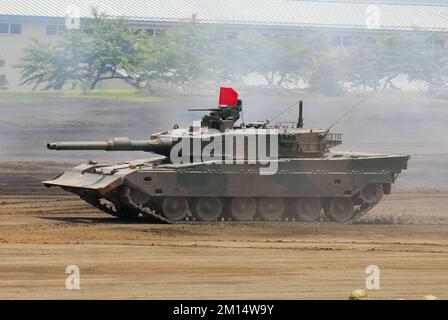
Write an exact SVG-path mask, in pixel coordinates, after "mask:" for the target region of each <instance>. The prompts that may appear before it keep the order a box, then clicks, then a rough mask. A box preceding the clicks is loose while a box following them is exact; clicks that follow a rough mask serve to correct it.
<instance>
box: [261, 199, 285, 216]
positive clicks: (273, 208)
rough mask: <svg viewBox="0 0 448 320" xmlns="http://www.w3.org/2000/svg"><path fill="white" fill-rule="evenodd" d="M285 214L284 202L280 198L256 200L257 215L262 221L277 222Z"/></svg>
mask: <svg viewBox="0 0 448 320" xmlns="http://www.w3.org/2000/svg"><path fill="white" fill-rule="evenodd" d="M284 213H285V202H284V201H283V199H282V198H261V199H260V200H258V215H259V216H260V218H261V219H262V220H266V221H278V220H280V219H281V218H282V217H283V214H284Z"/></svg>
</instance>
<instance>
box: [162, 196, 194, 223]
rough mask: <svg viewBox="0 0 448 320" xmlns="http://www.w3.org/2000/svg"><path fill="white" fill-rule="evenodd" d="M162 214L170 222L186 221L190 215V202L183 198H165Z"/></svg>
mask: <svg viewBox="0 0 448 320" xmlns="http://www.w3.org/2000/svg"><path fill="white" fill-rule="evenodd" d="M162 212H163V215H164V216H165V218H167V219H169V220H172V221H181V220H184V219H185V218H186V217H187V215H188V201H187V199H185V198H183V197H168V198H165V199H164V200H163V203H162Z"/></svg>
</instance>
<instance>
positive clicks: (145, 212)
mask: <svg viewBox="0 0 448 320" xmlns="http://www.w3.org/2000/svg"><path fill="white" fill-rule="evenodd" d="M83 200H85V201H87V202H88V203H89V204H90V205H92V206H93V207H95V208H97V209H99V210H101V211H103V212H105V213H107V214H110V215H112V216H115V217H118V218H123V217H122V216H121V215H120V214H119V213H118V212H117V211H116V210H115V208H114V207H113V206H107V205H106V204H102V203H100V202H99V201H89V200H86V199H83ZM378 203H380V201H377V202H374V203H372V204H370V205H367V204H362V205H360V206H358V207H357V208H356V209H355V212H354V214H353V217H352V218H351V219H350V220H348V221H345V222H334V221H330V220H325V219H324V220H319V221H313V222H305V221H300V220H294V219H288V218H282V219H281V220H278V221H265V220H251V221H235V220H231V219H230V218H227V219H226V218H221V219H219V220H217V221H213V222H208V221H199V220H196V219H195V218H194V217H192V216H188V217H187V218H186V219H185V220H181V221H173V220H170V219H167V218H166V217H164V216H163V215H161V214H159V213H157V212H156V211H155V210H153V209H151V208H150V207H146V206H143V205H139V204H136V203H134V202H133V201H132V200H131V199H129V205H130V206H131V207H132V209H134V210H136V211H137V212H138V213H139V214H141V215H142V216H143V220H144V221H147V222H151V223H165V224H190V225H204V224H220V223H221V224H301V225H344V224H352V223H354V222H356V221H357V220H358V219H359V218H361V217H362V216H364V215H366V214H367V213H368V212H369V211H370V210H372V209H373V208H374V207H375V206H376V205H377V204H378Z"/></svg>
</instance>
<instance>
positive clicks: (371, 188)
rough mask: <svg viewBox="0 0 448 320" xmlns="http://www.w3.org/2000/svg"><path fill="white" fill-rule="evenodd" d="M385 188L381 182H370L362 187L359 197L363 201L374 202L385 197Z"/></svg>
mask: <svg viewBox="0 0 448 320" xmlns="http://www.w3.org/2000/svg"><path fill="white" fill-rule="evenodd" d="M383 195H384V190H383V185H381V184H379V183H370V184H368V185H366V186H365V187H364V188H362V189H361V191H360V192H359V198H360V199H361V200H362V201H363V203H367V204H369V205H370V204H374V203H377V202H379V201H380V200H381V198H383Z"/></svg>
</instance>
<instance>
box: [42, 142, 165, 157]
mask: <svg viewBox="0 0 448 320" xmlns="http://www.w3.org/2000/svg"><path fill="white" fill-rule="evenodd" d="M172 145H173V143H172V141H171V139H160V138H155V139H150V140H130V139H128V138H110V139H107V140H105V141H77V142H49V143H48V144H47V148H48V149H50V150H103V151H146V152H155V153H159V154H166V153H167V152H169V150H170V149H171V147H172Z"/></svg>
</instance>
